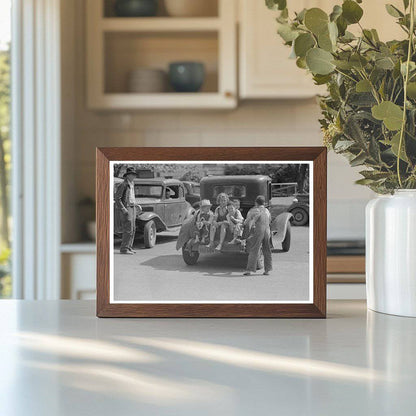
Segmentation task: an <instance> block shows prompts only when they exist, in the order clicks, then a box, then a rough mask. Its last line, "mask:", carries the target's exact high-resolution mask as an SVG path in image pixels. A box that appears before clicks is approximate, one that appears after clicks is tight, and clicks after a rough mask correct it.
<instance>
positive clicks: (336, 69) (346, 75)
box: [335, 68, 357, 82]
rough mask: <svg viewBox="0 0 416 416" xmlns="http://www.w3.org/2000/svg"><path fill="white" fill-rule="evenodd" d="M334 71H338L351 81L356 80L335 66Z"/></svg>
mask: <svg viewBox="0 0 416 416" xmlns="http://www.w3.org/2000/svg"><path fill="white" fill-rule="evenodd" d="M335 71H336V72H338V73H340V74H341V75H344V77H346V78H348V79H350V80H351V81H353V82H357V80H356V79H355V78H353V77H351V76H349V75H348V74H346V73H345V72H342V71H340V70H339V69H338V68H335Z"/></svg>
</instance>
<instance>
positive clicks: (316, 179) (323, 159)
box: [96, 147, 327, 318]
mask: <svg viewBox="0 0 416 416" xmlns="http://www.w3.org/2000/svg"><path fill="white" fill-rule="evenodd" d="M96 161H97V165H96V170H97V176H96V201H97V207H96V214H97V310H96V311H97V316H98V317H103V318H104V317H141V318H145V317H184V318H185V317H186V318H201V317H210V318H277V317H279V318H325V317H326V226H327V222H326V219H327V204H326V200H327V197H326V184H327V150H326V148H324V147H171V148H161V147H153V148H151V147H146V148H134V147H133V148H131V147H130V148H97V151H96ZM117 161H124V162H125V161H131V162H132V163H137V162H139V163H140V162H142V163H146V162H147V161H172V163H173V162H174V161H175V162H178V161H179V162H183V163H197V162H198V161H204V162H205V161H215V162H221V161H227V162H232V161H236V163H239V161H244V163H252V162H254V163H256V162H259V163H261V162H262V161H268V163H271V162H270V161H279V163H280V162H285V161H299V163H300V162H309V163H310V166H313V169H311V172H312V174H311V177H310V183H311V189H313V193H311V194H313V199H312V201H313V203H312V206H311V207H310V209H312V210H313V213H314V215H313V223H312V224H311V230H312V234H311V235H312V236H313V241H312V247H310V249H309V250H310V251H311V258H312V259H313V262H312V265H313V268H312V266H311V270H312V277H310V278H312V281H313V289H312V293H313V296H312V299H311V301H310V302H308V303H279V302H276V303H257V302H253V303H247V302H246V303H238V302H233V303H224V302H223V303H211V302H204V303H185V302H177V303H175V302H173V303H172V302H170V303H164V302H159V303H114V302H113V303H112V302H110V252H112V251H110V250H113V247H111V248H110V241H111V240H110V229H111V227H110V207H111V206H112V204H113V197H112V195H113V194H112V190H111V189H110V175H112V172H111V171H110V168H111V166H112V164H111V162H117ZM263 163H264V162H263ZM312 184H313V188H312Z"/></svg>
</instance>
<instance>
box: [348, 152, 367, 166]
mask: <svg viewBox="0 0 416 416" xmlns="http://www.w3.org/2000/svg"><path fill="white" fill-rule="evenodd" d="M366 160H367V155H366V154H365V153H364V152H362V153H360V154H359V155H358V156H356V157H355V158H353V159H351V160H350V165H351V166H352V167H355V166H360V165H363V164H364V163H365V162H366Z"/></svg>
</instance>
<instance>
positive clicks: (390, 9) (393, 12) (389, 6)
mask: <svg viewBox="0 0 416 416" xmlns="http://www.w3.org/2000/svg"><path fill="white" fill-rule="evenodd" d="M386 10H387V13H388V14H389V15H390V16H393V17H403V16H404V14H403V13H402V12H401V11H400V10H399V9H398V8H397V7H394V6H393V5H392V4H386Z"/></svg>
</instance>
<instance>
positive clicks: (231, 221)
mask: <svg viewBox="0 0 416 416" xmlns="http://www.w3.org/2000/svg"><path fill="white" fill-rule="evenodd" d="M227 211H228V214H227V221H228V226H229V229H230V231H231V233H232V235H233V239H232V240H231V241H230V243H229V244H235V243H236V242H237V240H238V239H240V238H241V236H242V234H243V221H244V219H243V216H242V215H241V212H240V210H239V209H237V208H236V206H235V202H229V203H228V204H227Z"/></svg>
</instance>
